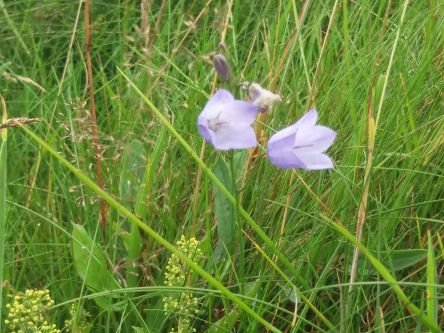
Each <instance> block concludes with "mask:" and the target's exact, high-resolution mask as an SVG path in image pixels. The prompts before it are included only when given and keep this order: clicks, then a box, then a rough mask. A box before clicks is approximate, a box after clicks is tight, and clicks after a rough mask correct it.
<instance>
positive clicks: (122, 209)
mask: <svg viewBox="0 0 444 333" xmlns="http://www.w3.org/2000/svg"><path fill="white" fill-rule="evenodd" d="M20 127H21V128H22V129H23V130H24V131H25V132H26V134H28V136H29V137H30V138H32V139H33V140H34V141H35V142H36V143H37V144H39V145H40V146H41V147H42V148H44V149H46V150H47V151H48V152H49V153H50V154H51V155H52V156H54V157H55V158H56V159H57V160H58V161H59V162H60V163H61V164H62V165H63V166H65V167H66V168H67V169H69V170H70V171H71V172H72V173H73V174H74V175H75V176H76V177H77V178H78V179H79V180H80V181H82V182H83V183H84V184H85V185H86V186H87V187H88V188H90V189H91V190H92V191H94V192H95V193H96V194H97V195H98V196H99V197H100V198H102V199H104V200H105V201H106V202H107V203H108V204H109V205H110V206H111V207H112V208H114V209H115V210H116V211H117V212H118V213H119V214H120V215H121V216H123V217H126V218H127V219H128V220H129V221H130V222H131V223H134V224H136V225H137V226H138V227H139V228H141V229H142V230H143V231H144V232H145V233H146V234H147V235H148V236H150V237H151V238H153V239H154V240H155V241H157V242H158V243H159V244H160V245H162V246H164V247H165V248H166V249H168V250H169V251H171V252H172V253H174V254H175V255H177V257H179V258H180V259H181V260H182V261H184V262H186V263H187V264H188V266H189V267H190V268H191V269H192V270H193V271H195V272H196V273H197V274H199V275H200V276H201V277H203V278H204V279H205V280H206V281H207V282H208V283H209V284H210V285H212V286H213V287H214V288H216V289H218V290H219V291H220V292H221V294H222V295H224V296H225V297H227V298H228V299H230V300H232V301H233V302H234V303H235V304H237V305H238V306H239V308H240V309H242V310H244V311H245V312H246V313H248V314H249V315H250V316H251V317H253V318H254V319H255V320H257V321H258V322H260V323H261V324H262V325H264V326H265V327H266V328H268V329H269V330H270V331H272V332H281V331H280V330H279V329H277V328H276V327H274V326H273V325H272V324H270V323H269V322H268V321H267V320H265V319H264V318H262V317H261V316H259V315H258V314H257V313H256V312H255V311H254V310H252V309H251V308H250V307H249V306H248V305H247V304H246V303H245V302H243V301H242V300H241V299H240V298H239V297H238V296H236V295H235V294H233V293H232V292H231V291H229V290H228V289H227V288H226V287H225V286H224V285H223V284H222V283H220V282H219V281H217V280H216V279H215V278H213V277H212V276H211V275H210V274H209V273H207V272H206V271H205V270H204V269H202V268H201V267H200V266H199V265H197V264H196V263H195V262H193V261H192V260H191V259H190V258H189V257H188V256H186V255H184V254H183V253H182V252H180V251H179V250H178V249H177V248H176V247H175V246H174V245H173V244H171V243H170V242H168V241H167V240H166V239H164V238H163V237H162V236H160V235H159V234H158V233H157V232H156V231H154V230H153V229H151V228H150V227H149V226H147V225H146V224H144V223H143V222H142V221H141V220H140V219H139V218H138V217H137V216H136V215H134V214H133V213H131V212H130V211H129V210H128V209H127V208H125V207H124V206H122V205H121V204H120V203H119V202H118V201H117V200H115V199H114V198H113V197H112V196H111V195H110V194H109V193H107V192H106V191H104V190H102V189H101V188H100V187H99V186H98V185H97V184H96V183H94V182H93V181H92V180H91V179H90V178H89V177H88V176H86V175H84V174H83V173H82V172H81V171H80V170H78V169H77V168H76V167H75V166H73V165H72V164H71V163H70V162H68V160H66V159H65V158H63V157H62V156H61V155H60V154H58V153H57V152H56V151H55V150H54V149H53V148H52V147H51V146H50V145H48V144H47V143H46V142H45V141H44V140H42V139H41V138H40V137H39V136H37V135H36V134H35V133H34V132H33V131H31V130H30V129H28V128H26V127H24V126H23V125H20Z"/></svg>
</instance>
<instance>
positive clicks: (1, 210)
mask: <svg viewBox="0 0 444 333" xmlns="http://www.w3.org/2000/svg"><path fill="white" fill-rule="evenodd" d="M0 99H1V104H2V109H3V116H2V123H4V122H6V118H7V114H6V104H5V101H4V99H3V97H1V96H0ZM0 131H1V138H2V139H1V146H0V331H2V329H1V328H2V323H3V319H2V309H3V280H4V269H3V266H4V259H5V232H6V162H7V161H6V152H7V151H6V147H7V146H6V144H7V135H8V134H7V133H8V132H7V129H6V128H4V129H2V130H0Z"/></svg>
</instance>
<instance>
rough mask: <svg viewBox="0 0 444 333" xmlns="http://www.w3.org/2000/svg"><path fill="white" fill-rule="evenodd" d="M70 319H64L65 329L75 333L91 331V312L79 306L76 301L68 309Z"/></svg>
mask: <svg viewBox="0 0 444 333" xmlns="http://www.w3.org/2000/svg"><path fill="white" fill-rule="evenodd" d="M69 314H70V316H71V318H70V319H68V320H65V329H68V330H69V331H72V332H76V333H88V332H90V331H91V328H92V325H91V324H90V317H91V314H90V313H89V312H88V311H86V310H84V309H82V308H79V304H78V303H73V304H72V305H71V308H70V309H69Z"/></svg>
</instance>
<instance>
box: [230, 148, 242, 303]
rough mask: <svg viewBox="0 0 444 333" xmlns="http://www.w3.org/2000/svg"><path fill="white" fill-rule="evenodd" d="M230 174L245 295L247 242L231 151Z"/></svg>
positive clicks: (237, 245) (240, 274) (232, 152)
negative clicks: (243, 233) (243, 234)
mask: <svg viewBox="0 0 444 333" xmlns="http://www.w3.org/2000/svg"><path fill="white" fill-rule="evenodd" d="M230 173H231V180H232V187H233V193H234V199H235V200H236V205H235V210H236V227H237V230H236V233H235V234H236V242H235V244H236V246H235V249H236V248H237V249H238V251H239V280H240V291H241V294H242V295H243V294H244V282H245V278H244V277H245V268H244V261H245V254H244V250H245V241H244V237H243V236H242V232H243V230H244V223H243V219H242V218H241V216H240V202H239V192H238V191H237V182H236V171H235V167H234V151H231V154H230Z"/></svg>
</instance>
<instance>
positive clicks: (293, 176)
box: [0, 0, 444, 332]
mask: <svg viewBox="0 0 444 333" xmlns="http://www.w3.org/2000/svg"><path fill="white" fill-rule="evenodd" d="M229 3H231V2H226V1H215V0H213V1H201V0H199V1H185V0H178V1H135V0H128V1H117V2H109V1H105V0H94V1H91V5H92V12H91V20H92V24H93V25H92V26H93V37H92V38H93V40H92V41H93V42H92V47H91V52H92V61H93V68H94V88H95V99H96V100H95V101H96V112H97V117H98V118H97V119H98V129H99V139H100V144H101V152H102V156H103V169H104V172H103V173H104V180H105V189H106V191H107V195H108V196H107V197H106V198H107V200H108V201H109V202H113V204H116V203H122V204H123V206H122V205H120V206H118V205H117V204H116V205H114V206H113V205H112V204H110V206H109V207H108V216H107V220H108V225H107V230H106V232H105V233H104V234H102V233H101V230H100V228H97V223H98V221H99V205H98V200H99V198H100V197H101V196H102V195H103V193H102V194H100V193H98V192H97V191H95V189H94V186H93V185H92V184H94V182H91V183H88V182H85V179H84V178H81V177H79V178H77V177H78V176H79V175H78V173H76V172H72V173H71V172H69V171H68V169H67V165H66V164H63V163H61V162H60V159H59V158H58V157H57V156H63V157H64V158H65V159H66V160H67V161H69V164H70V166H72V167H73V168H75V170H76V171H77V172H78V170H80V171H81V174H82V175H86V176H87V177H88V179H96V178H95V177H96V176H95V173H94V170H95V167H94V161H95V158H94V149H93V148H92V145H91V127H90V117H89V102H90V101H89V99H88V97H87V94H85V77H86V75H85V56H84V49H85V48H84V41H85V38H84V17H83V15H84V13H83V9H84V8H83V5H84V2H83V1H60V0H43V1H32V0H20V1H1V0H0V41H1V42H0V94H1V95H2V96H3V97H4V98H5V101H6V105H7V107H8V113H9V114H8V117H9V118H15V117H28V118H42V119H43V121H42V122H40V123H38V124H30V125H28V128H30V129H32V131H33V132H34V133H36V135H37V136H38V138H41V139H43V141H44V143H46V144H47V145H48V146H49V147H50V148H52V149H53V152H57V153H58V155H54V154H53V153H52V152H50V153H48V151H47V150H46V149H42V147H43V146H42V145H41V144H37V143H36V141H33V140H32V139H31V137H30V136H28V135H27V134H25V132H24V131H23V130H22V129H20V128H9V129H8V147H7V148H8V149H7V151H6V143H5V142H2V146H1V148H0V270H1V277H2V280H5V281H3V287H4V288H2V290H3V294H2V295H3V296H4V295H5V294H14V290H25V289H30V288H39V289H40V288H42V287H45V288H46V287H48V288H49V289H50V290H51V295H52V298H53V299H54V300H55V305H54V307H53V308H52V309H51V314H52V315H54V319H55V320H56V322H57V323H58V324H62V323H64V322H65V320H70V319H71V318H72V319H73V320H74V323H73V325H72V327H76V326H78V325H77V324H81V323H80V321H81V319H80V318H77V317H76V318H74V317H72V316H71V315H70V307H71V304H73V303H74V304H79V303H80V304H79V307H80V308H81V309H82V311H88V312H89V313H90V314H91V317H89V321H90V324H91V326H90V331H91V332H132V331H133V330H136V327H137V330H138V331H141V332H149V331H151V332H159V331H162V330H167V328H168V327H171V325H170V321H168V318H166V317H165V316H164V315H163V311H162V310H163V305H162V298H163V297H164V295H166V294H172V293H175V292H176V293H177V292H178V290H175V289H174V288H173V287H160V286H163V285H164V284H163V281H164V275H165V271H166V267H167V259H168V258H169V257H170V256H171V254H172V253H171V251H174V247H170V245H171V246H172V244H175V243H176V241H177V240H178V239H179V236H180V235H182V234H183V235H185V236H186V237H187V238H191V237H195V238H196V239H197V240H198V241H199V242H200V243H201V244H202V250H203V252H204V255H205V256H206V257H207V258H206V259H207V260H205V261H203V262H202V263H200V265H201V266H202V267H201V269H202V271H201V273H202V272H203V273H205V272H206V273H207V274H209V275H211V276H212V277H214V278H216V280H217V281H219V282H220V283H221V285H223V286H222V287H226V288H227V290H228V293H223V292H222V291H221V290H224V289H219V288H215V289H212V288H210V285H209V284H207V283H206V282H205V278H203V277H201V276H202V275H199V274H194V273H193V278H194V279H195V280H194V282H195V284H194V283H193V284H191V285H190V287H189V289H190V292H192V293H193V295H194V296H195V297H198V298H199V312H198V313H197V314H193V315H192V318H190V321H191V322H192V323H193V325H194V326H195V328H196V329H197V330H198V331H202V332H204V331H208V332H226V331H230V330H231V331H236V332H259V331H261V330H264V328H263V327H262V324H260V323H259V320H258V319H257V318H256V319H255V318H254V317H251V316H249V315H246V313H245V312H243V311H241V310H240V307H239V305H237V303H236V302H235V301H234V300H233V298H230V297H232V295H234V297H235V299H240V300H242V301H243V302H244V304H245V306H247V307H248V308H249V309H251V310H252V312H254V313H256V314H257V315H258V316H260V317H261V318H263V319H264V320H265V321H266V322H268V323H270V324H271V325H273V326H274V327H276V328H277V329H278V330H281V331H287V332H296V331H297V332H314V331H316V332H330V331H331V332H334V331H339V332H364V331H365V332H370V331H374V332H411V331H430V330H431V329H430V327H434V326H437V327H444V316H443V315H442V314H443V312H442V309H441V308H440V307H439V300H440V299H442V298H443V297H444V295H443V290H444V289H443V288H442V285H443V281H442V278H440V276H439V272H440V271H441V270H442V269H441V266H442V259H443V257H442V256H443V253H444V251H443V247H442V239H441V238H442V236H440V235H442V234H443V226H444V223H443V215H442V212H443V198H444V190H443V186H442V183H443V180H444V176H443V174H442V170H443V169H444V160H443V158H442V133H443V132H444V121H443V119H444V118H443V117H442V107H443V104H442V95H443V91H444V80H443V77H442V73H443V72H444V62H443V60H442V45H443V31H444V7H443V6H442V3H441V2H440V1H437V0H430V1H409V2H408V3H407V2H405V1H402V2H396V1H388V0H383V1H377V2H375V1H345V0H344V1H333V0H331V1H313V0H308V1H272V0H264V1H262V0H261V1H259V0H252V1H232V6H231V7H230V6H229ZM404 4H407V7H406V11H405V15H404V20H403V21H402V22H401V16H402V12H403V6H404ZM305 6H306V7H305ZM222 36H224V37H222ZM222 38H224V40H223V42H224V44H225V50H222V49H221V48H219V43H220V42H221V39H222ZM217 53H223V54H224V56H225V57H226V58H227V60H228V62H229V64H230V66H231V70H232V77H233V78H232V80H233V81H232V84H231V86H230V89H231V90H232V91H233V93H235V94H236V95H237V96H240V97H243V96H244V95H245V93H244V91H243V90H242V89H240V88H239V86H238V83H241V82H243V81H256V82H258V83H260V84H261V85H262V86H263V87H266V88H269V89H271V90H272V91H273V92H276V93H279V95H280V96H282V98H283V102H282V103H281V104H279V105H276V106H274V107H273V109H272V112H271V113H268V114H267V115H265V116H264V117H263V118H261V120H260V121H261V123H263V125H261V126H262V127H263V131H264V133H263V134H264V136H265V138H268V137H270V136H271V135H272V134H273V133H274V132H275V130H277V129H280V128H282V127H284V126H286V125H288V124H290V123H292V122H294V121H295V120H296V119H297V118H299V117H300V116H301V115H302V114H303V113H304V112H305V111H306V110H308V109H309V108H310V107H311V106H312V105H315V106H316V107H317V109H318V110H319V115H320V122H321V123H322V124H325V125H327V126H329V127H331V128H333V129H335V130H336V131H337V132H338V138H337V140H336V142H335V144H334V145H333V146H332V148H331V150H330V151H329V153H330V154H331V156H332V157H333V159H334V160H335V164H336V167H335V169H334V170H332V171H327V172H306V171H297V172H292V171H283V170H277V169H276V168H274V167H273V166H272V165H270V164H269V163H268V162H267V160H266V156H265V154H264V150H259V151H258V152H256V153H255V155H254V158H251V160H250V161H249V164H248V165H246V164H245V162H244V164H242V163H240V165H236V167H235V169H236V173H237V175H238V179H237V181H238V189H239V191H240V195H239V197H240V199H241V202H240V208H241V216H242V220H241V221H239V222H240V225H241V226H243V230H242V231H240V230H236V226H235V222H236V219H237V216H236V209H235V205H234V204H233V202H234V198H235V195H234V194H235V193H234V192H233V188H232V187H233V181H232V178H231V173H230V168H229V165H227V164H225V162H224V160H223V158H222V156H220V154H219V153H218V152H215V151H214V150H213V149H212V148H211V147H208V146H207V147H206V148H205V149H204V150H202V139H201V137H200V136H199V134H198V131H197V129H196V117H197V115H198V113H199V112H200V111H201V109H202V107H203V106H204V104H205V102H206V100H207V98H208V96H210V95H211V93H212V89H213V87H215V88H217V87H222V86H223V84H222V82H219V81H217V80H216V81H214V80H215V79H216V74H215V71H214V69H213V67H212V62H211V56H212V55H214V54H217ZM392 55H393V56H392ZM119 69H120V70H121V71H122V72H123V73H124V74H125V75H126V76H127V78H128V79H129V80H130V81H131V83H133V84H134V85H135V87H137V89H139V90H140V94H139V93H138V92H137V91H136V90H134V87H132V86H131V84H130V83H129V81H127V79H126V78H124V76H123V75H122V74H121V72H120V71H119ZM224 84H225V83H224ZM225 85H226V84H225ZM147 101H148V102H147ZM149 103H151V105H152V106H154V107H155V108H156V110H157V111H158V112H159V114H160V115H161V116H163V117H164V118H162V119H163V120H162V119H161V118H160V117H159V114H156V113H153V110H152V107H151V106H150V104H149ZM369 114H371V115H372V117H373V118H374V119H375V132H374V133H375V138H374V139H375V141H374V143H375V146H374V151H373V158H372V163H370V169H369V170H366V166H368V165H369V163H368V161H369V156H370V154H369V134H371V133H369V132H372V130H371V128H372V127H371V121H370V118H371V117H370V116H369ZM166 124H168V125H170V126H171V128H168V127H167V125H166ZM369 128H370V129H369ZM3 133H5V131H3ZM263 144H264V147H265V145H266V140H265V142H263ZM247 153H248V152H243V153H241V154H237V155H238V156H240V155H242V154H247ZM200 156H201V157H202V159H200V158H199V157H200ZM247 156H248V155H243V156H242V158H240V159H239V161H245V159H247V158H248V157H247ZM224 158H225V157H224ZM226 160H228V158H227V159H226ZM6 167H7V169H8V175H7V176H8V177H7V178H6V173H5V171H6ZM70 170H71V171H73V170H72V169H70ZM199 170H200V171H201V172H200V171H199ZM367 171H368V172H367ZM199 172H200V174H201V178H200V180H199V181H197V176H198V174H199ZM366 174H367V176H366ZM79 179H80V180H79ZM217 180H219V181H220V182H219V183H217V184H216V183H215V181H217ZM366 187H368V199H367V202H366V206H365V213H366V214H365V223H364V228H363V237H362V241H361V243H360V245H359V246H362V250H361V254H360V259H359V264H358V270H357V277H356V281H355V283H354V284H353V287H352V288H351V287H350V285H349V283H350V271H351V262H352V256H353V250H354V247H355V246H356V243H354V241H355V239H354V238H353V237H352V235H354V234H355V229H356V222H357V220H358V212H359V207H360V206H361V202H362V199H363V193H364V191H365V189H366ZM6 189H7V192H6ZM225 190H226V191H225ZM6 194H7V196H6ZM227 194H228V195H227ZM111 199H112V200H114V201H112V200H111ZM122 207H123V208H122ZM6 212H7V215H6ZM130 213H133V214H134V216H132V215H131V216H130V215H129V214H130ZM135 221H137V222H135ZM137 223H140V224H137ZM337 223H340V224H337ZM80 224H81V225H82V226H80ZM335 226H336V227H337V226H340V227H339V228H336V227H335ZM146 230H148V231H149V232H148V233H146V232H145V231H146ZM93 235H95V236H93ZM236 237H242V239H243V241H244V246H242V247H238V246H236ZM164 241H165V242H164ZM232 242H234V244H232ZM223 244H224V245H223ZM240 248H243V252H242V253H240V252H239V249H240ZM2 253H4V258H5V259H4V261H2V258H3V255H2ZM221 254H223V255H221ZM241 258H242V262H243V264H242V267H240V262H241ZM204 275H205V274H204ZM252 281H253V282H252ZM202 285H204V286H205V287H203V288H201V289H199V288H194V287H195V286H202ZM252 285H253V286H254V287H251V288H250V286H252ZM186 289H187V290H188V287H187V288H186ZM251 290H254V292H251ZM182 291H183V289H182ZM404 296H405V298H404ZM299 298H300V302H296V303H297V304H296V303H295V302H294V301H295V300H296V301H298V300H299ZM0 299H1V298H0ZM93 299H94V300H95V301H96V302H97V303H96V302H94V301H92V300H93ZM403 302H408V306H407V305H406V304H405V303H403ZM4 304H5V301H4V300H3V305H4ZM412 306H414V307H412ZM409 308H410V310H411V312H408V311H407V309H409ZM416 308H417V309H418V311H419V312H420V313H421V314H420V315H418V312H415V311H416V310H415V309H416ZM0 313H1V311H0ZM5 313H6V309H5V308H4V306H3V317H2V318H5ZM420 317H421V318H422V322H421V320H419V318H420ZM424 318H426V319H425V320H424ZM75 321H78V323H75ZM2 324H3V325H4V322H3V323H2ZM428 325H429V326H428ZM58 327H61V325H58ZM2 328H3V327H2ZM1 331H2V332H3V329H2V330H1Z"/></svg>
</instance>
